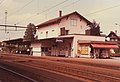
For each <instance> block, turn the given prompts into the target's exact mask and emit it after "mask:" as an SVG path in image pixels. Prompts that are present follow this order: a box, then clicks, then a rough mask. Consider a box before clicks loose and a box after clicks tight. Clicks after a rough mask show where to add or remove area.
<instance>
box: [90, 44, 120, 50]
mask: <svg viewBox="0 0 120 82" xmlns="http://www.w3.org/2000/svg"><path fill="white" fill-rule="evenodd" d="M91 45H92V47H93V48H109V49H110V48H118V45H110V44H91Z"/></svg>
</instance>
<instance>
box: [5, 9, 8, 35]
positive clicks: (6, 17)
mask: <svg viewBox="0 0 120 82" xmlns="http://www.w3.org/2000/svg"><path fill="white" fill-rule="evenodd" d="M7 14H8V12H7V10H5V33H6V31H7V26H6V24H7Z"/></svg>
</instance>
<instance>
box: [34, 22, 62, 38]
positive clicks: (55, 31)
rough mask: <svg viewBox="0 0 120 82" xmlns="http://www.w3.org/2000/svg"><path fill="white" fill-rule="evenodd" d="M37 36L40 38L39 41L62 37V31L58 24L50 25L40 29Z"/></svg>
mask: <svg viewBox="0 0 120 82" xmlns="http://www.w3.org/2000/svg"><path fill="white" fill-rule="evenodd" d="M46 32H48V34H46ZM36 35H37V36H38V39H44V38H52V37H58V35H60V29H59V27H58V24H54V25H49V26H46V27H42V28H39V29H38V31H37V34H36Z"/></svg>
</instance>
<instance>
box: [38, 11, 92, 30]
mask: <svg viewBox="0 0 120 82" xmlns="http://www.w3.org/2000/svg"><path fill="white" fill-rule="evenodd" d="M73 14H76V15H78V16H79V17H80V18H82V19H84V20H85V21H86V22H87V23H88V25H89V24H91V22H90V21H89V20H88V19H86V18H85V17H83V16H82V15H80V14H79V13H78V12H76V11H75V12H72V13H70V14H67V15H63V16H61V17H57V18H54V19H51V20H48V21H46V22H43V23H41V24H39V25H37V26H36V27H38V28H40V27H44V26H47V25H52V24H56V23H59V22H60V20H61V19H63V18H65V17H69V16H70V15H73Z"/></svg>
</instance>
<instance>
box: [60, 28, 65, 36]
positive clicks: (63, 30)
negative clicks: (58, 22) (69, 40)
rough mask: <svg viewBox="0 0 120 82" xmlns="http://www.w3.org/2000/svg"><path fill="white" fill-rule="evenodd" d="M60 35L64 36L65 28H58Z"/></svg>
mask: <svg viewBox="0 0 120 82" xmlns="http://www.w3.org/2000/svg"><path fill="white" fill-rule="evenodd" d="M60 35H65V27H63V28H60Z"/></svg>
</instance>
